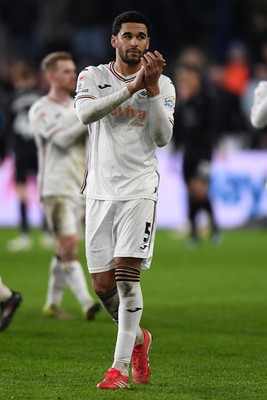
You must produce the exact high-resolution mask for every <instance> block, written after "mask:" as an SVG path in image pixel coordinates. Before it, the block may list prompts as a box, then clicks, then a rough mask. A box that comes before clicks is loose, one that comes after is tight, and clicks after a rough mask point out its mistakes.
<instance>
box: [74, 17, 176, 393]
mask: <svg viewBox="0 0 267 400" xmlns="http://www.w3.org/2000/svg"><path fill="white" fill-rule="evenodd" d="M149 35H150V24H149V21H148V20H147V18H146V17H145V16H144V15H143V14H140V13H138V12H136V11H126V12H125V13H122V14H120V15H119V16H117V17H116V18H115V20H114V22H113V26H112V38H111V44H112V46H113V47H114V49H116V60H115V62H111V63H110V64H108V65H99V66H98V67H93V66H90V67H88V68H86V69H85V70H84V71H82V73H81V74H80V75H79V77H78V81H77V88H76V92H77V94H76V110H77V116H78V118H79V119H80V121H81V122H83V123H84V124H89V130H90V133H89V158H88V159H89V162H88V175H87V179H86V181H85V183H84V186H83V190H86V194H87V202H86V256H87V264H88V268H89V271H90V274H91V278H92V282H93V286H94V289H95V292H96V294H97V295H98V297H99V298H100V299H101V301H102V303H103V305H104V307H105V309H106V310H107V312H108V313H109V314H110V316H111V317H112V318H113V320H114V321H115V322H117V323H118V333H117V342H116V348H115V354H114V362H113V364H112V367H111V368H110V369H109V370H108V371H107V373H106V374H105V379H104V380H103V381H102V382H100V383H99V384H98V385H97V387H98V388H99V389H121V388H129V379H128V374H129V364H130V362H131V361H132V376H133V379H134V382H135V383H147V382H148V380H149V376H150V366H149V362H148V352H149V348H150V345H151V341H152V337H151V334H150V332H148V331H147V330H146V329H143V328H140V326H139V323H140V320H141V316H142V310H143V297H142V291H141V285H140V270H141V269H148V268H149V266H150V263H151V259H152V254H153V244H154V237H155V213H156V212H155V209H156V200H157V195H158V184H159V175H158V172H157V158H156V148H157V147H162V146H165V145H166V144H167V143H168V142H169V141H170V139H171V137H172V131H173V112H174V104H175V89H174V86H173V84H172V83H171V81H170V79H169V78H167V77H166V76H164V75H162V69H163V66H164V64H165V60H164V58H163V56H162V55H161V54H160V53H159V52H158V51H154V52H148V48H149V41H150V38H149Z"/></svg>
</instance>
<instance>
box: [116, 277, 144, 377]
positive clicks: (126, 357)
mask: <svg viewBox="0 0 267 400" xmlns="http://www.w3.org/2000/svg"><path fill="white" fill-rule="evenodd" d="M117 288H118V293H119V298H120V305H119V326H118V335H117V342H116V348H115V355H114V363H113V365H112V367H113V368H116V369H120V370H123V371H125V364H126V365H128V364H130V361H131V356H132V351H133V347H134V343H135V339H136V332H137V331H138V327H139V323H140V320H141V316H142V311H143V296H142V291H141V285H140V282H129V281H118V282H117Z"/></svg>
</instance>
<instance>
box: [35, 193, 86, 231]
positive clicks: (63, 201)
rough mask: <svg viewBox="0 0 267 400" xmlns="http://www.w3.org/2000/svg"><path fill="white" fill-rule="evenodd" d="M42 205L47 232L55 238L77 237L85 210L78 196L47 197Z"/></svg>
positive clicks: (82, 223)
mask: <svg viewBox="0 0 267 400" xmlns="http://www.w3.org/2000/svg"><path fill="white" fill-rule="evenodd" d="M42 205H43V209H44V213H45V217H46V221H47V225H48V228H49V230H50V231H51V232H52V233H53V234H54V235H55V236H56V237H58V236H68V235H79V234H80V231H81V229H82V228H81V225H82V226H83V227H84V222H83V221H84V219H85V210H84V204H83V201H82V199H81V197H80V196H75V197H68V196H48V197H44V198H43V199H42Z"/></svg>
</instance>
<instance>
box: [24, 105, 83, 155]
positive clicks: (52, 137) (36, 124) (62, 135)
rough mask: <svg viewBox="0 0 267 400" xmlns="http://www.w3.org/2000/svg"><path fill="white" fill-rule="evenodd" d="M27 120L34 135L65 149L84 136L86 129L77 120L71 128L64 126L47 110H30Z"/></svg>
mask: <svg viewBox="0 0 267 400" xmlns="http://www.w3.org/2000/svg"><path fill="white" fill-rule="evenodd" d="M29 120H30V124H31V126H32V129H33V131H34V133H35V135H39V136H41V137H42V138H43V139H44V140H46V141H48V140H49V141H52V142H53V143H54V144H55V145H57V146H58V147H61V148H63V149H64V148H67V147H69V146H71V145H72V144H73V143H75V142H76V141H77V140H79V139H80V138H81V137H82V136H85V135H86V133H87V129H86V128H85V126H84V125H82V124H81V123H80V121H78V120H77V122H75V123H73V124H72V125H71V126H69V125H67V124H64V121H62V120H61V118H59V119H57V120H55V119H53V118H52V117H51V115H50V113H49V111H48V110H45V109H42V108H41V107H40V108H36V109H35V108H31V109H30V111H29Z"/></svg>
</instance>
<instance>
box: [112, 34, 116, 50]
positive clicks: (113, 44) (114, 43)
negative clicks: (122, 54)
mask: <svg viewBox="0 0 267 400" xmlns="http://www.w3.org/2000/svg"><path fill="white" fill-rule="evenodd" d="M111 46H112V47H114V49H116V48H117V36H114V35H112V36H111Z"/></svg>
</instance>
